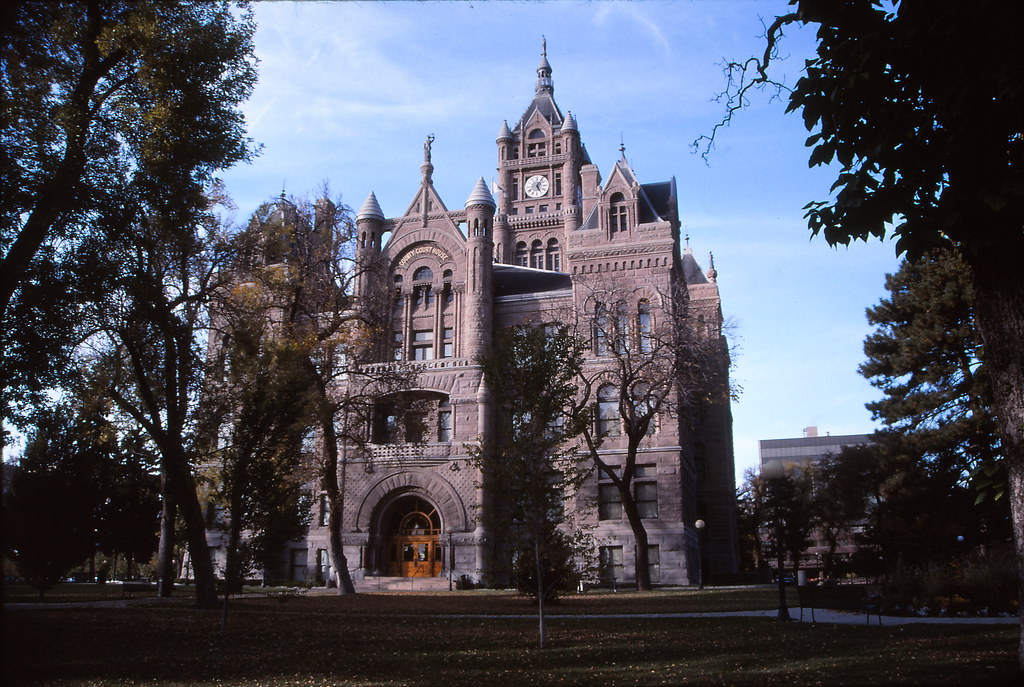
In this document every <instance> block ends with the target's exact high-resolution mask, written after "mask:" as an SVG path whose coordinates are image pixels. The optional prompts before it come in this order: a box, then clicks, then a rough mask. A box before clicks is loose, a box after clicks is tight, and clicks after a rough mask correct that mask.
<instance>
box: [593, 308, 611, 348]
mask: <svg viewBox="0 0 1024 687" xmlns="http://www.w3.org/2000/svg"><path fill="white" fill-rule="evenodd" d="M594 355H608V309H607V308H606V307H605V306H604V304H602V303H599V304H598V305H597V306H596V307H595V310H594Z"/></svg>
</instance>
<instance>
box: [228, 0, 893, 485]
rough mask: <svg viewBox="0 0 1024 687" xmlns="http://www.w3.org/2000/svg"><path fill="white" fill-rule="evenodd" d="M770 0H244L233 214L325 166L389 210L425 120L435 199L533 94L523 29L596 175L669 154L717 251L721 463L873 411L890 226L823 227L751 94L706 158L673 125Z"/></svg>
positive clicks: (847, 425) (776, 132) (811, 177)
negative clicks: (869, 238)
mask: <svg viewBox="0 0 1024 687" xmlns="http://www.w3.org/2000/svg"><path fill="white" fill-rule="evenodd" d="M786 7H787V6H786V3H785V2H784V1H780V0H758V1H755V0H693V1H686V0H679V1H676V2H653V1H652V2H594V3H579V2H567V1H566V2H423V3H411V2H392V3H359V2H346V3H341V2H299V3H287V2H264V3H257V4H256V7H255V17H256V21H257V23H258V26H259V28H258V32H257V35H256V52H257V56H258V57H259V59H260V65H259V70H260V83H259V85H258V86H257V87H256V91H255V93H254V94H253V97H252V98H251V99H250V101H249V102H248V103H247V104H246V106H245V111H246V114H247V117H248V121H249V124H250V135H251V136H252V138H253V139H254V140H255V141H256V142H258V143H260V144H262V146H263V148H262V152H261V154H260V156H259V157H258V158H257V159H256V160H255V161H254V162H253V163H251V164H249V165H246V166H242V167H238V168H235V169H233V170H230V171H229V172H228V173H226V174H225V175H224V180H225V182H226V184H227V190H228V192H229V193H230V194H231V195H232V197H233V198H234V200H235V203H236V204H237V205H238V208H239V210H238V216H237V219H238V220H239V221H242V220H243V219H244V218H245V216H246V215H247V214H248V213H251V211H252V210H253V209H255V207H256V206H257V205H258V204H259V203H260V202H262V201H264V200H267V199H269V198H270V197H272V196H274V195H277V194H278V193H280V192H281V190H282V188H283V189H285V190H286V191H287V192H288V193H291V194H296V195H308V194H311V193H313V192H314V191H316V189H318V188H319V187H320V186H321V185H322V184H323V183H324V182H328V183H329V185H330V188H331V191H332V195H339V194H340V195H341V197H342V199H343V201H344V202H346V203H347V204H349V205H351V206H353V207H354V208H358V207H359V205H360V204H361V203H362V201H363V199H364V198H365V197H366V196H367V194H368V193H369V192H370V191H373V192H374V193H375V194H376V196H377V199H378V200H379V202H380V204H381V207H382V209H383V210H384V213H385V214H386V215H388V216H394V215H398V214H401V213H403V212H404V211H405V209H406V207H407V206H408V204H409V202H410V201H411V200H412V198H413V196H414V194H415V192H416V190H417V189H418V185H419V179H420V172H419V165H420V164H421V162H422V160H423V140H424V138H425V137H426V136H427V135H428V134H433V135H434V136H435V138H436V140H435V141H434V144H433V151H432V152H433V155H432V159H433V163H434V175H433V178H434V184H435V187H436V188H437V190H438V192H439V194H440V196H441V198H442V199H443V200H444V202H445V204H446V205H447V206H448V207H449V208H450V209H455V208H459V207H461V206H462V205H463V203H464V202H465V199H466V197H467V196H468V195H469V193H470V191H471V190H472V188H473V185H474V184H475V182H476V180H477V179H478V178H479V177H481V176H482V177H484V178H485V179H487V180H490V179H491V178H492V177H493V176H494V174H495V167H496V164H497V162H496V161H497V149H496V146H495V144H494V141H495V138H496V137H497V135H498V131H499V130H500V128H501V124H502V121H503V120H506V119H507V120H509V122H510V123H514V121H515V120H516V119H517V118H518V117H519V116H520V115H521V114H522V113H523V111H524V110H525V108H526V106H527V105H528V104H529V102H530V100H531V98H532V97H533V89H534V81H535V79H536V71H535V70H536V66H537V63H538V61H539V58H540V49H541V36H542V35H543V36H545V37H546V39H547V47H548V59H549V61H550V63H551V66H552V69H553V74H552V78H553V80H554V84H555V99H556V100H557V102H558V104H559V106H560V107H561V109H562V111H563V112H565V111H566V110H571V111H572V113H573V115H574V116H575V117H576V120H577V123H578V125H579V130H580V135H581V138H582V140H583V142H584V144H585V145H586V147H587V150H588V151H589V153H590V157H591V159H592V160H593V161H594V162H595V163H596V164H597V165H598V167H599V168H600V170H601V173H602V175H603V176H607V175H608V173H609V172H610V170H611V167H612V165H613V164H614V162H615V160H616V159H618V157H619V155H620V153H619V147H620V144H621V143H624V144H625V147H626V156H627V158H628V159H629V161H630V164H631V165H632V166H633V169H634V170H635V171H636V173H637V175H638V176H639V178H640V180H641V181H642V182H644V183H647V182H653V181H662V180H667V179H669V178H671V177H672V176H675V178H676V182H677V184H678V189H679V194H680V198H679V211H680V218H681V221H682V225H683V231H684V233H686V234H688V235H689V237H690V245H691V247H692V249H693V251H694V254H695V255H696V256H697V258H698V260H699V261H700V262H701V263H702V265H703V266H704V267H705V269H706V268H707V266H708V265H707V261H708V258H707V255H708V252H709V251H711V252H713V253H714V259H715V267H716V269H717V270H718V274H719V276H718V283H719V287H720V289H721V293H722V304H723V309H724V311H725V315H726V317H727V318H730V319H731V320H732V321H733V323H734V325H735V326H734V332H733V337H734V343H735V345H736V350H737V353H736V360H735V369H734V371H733V377H734V381H735V382H736V383H737V384H738V385H739V386H741V387H742V389H743V391H742V394H741V396H740V398H739V400H738V402H736V403H735V404H734V405H733V415H734V423H735V424H734V438H735V446H736V473H737V481H739V480H740V478H741V477H742V473H743V471H744V469H746V468H748V467H751V466H753V465H755V464H756V463H757V441H758V440H759V439H774V438H782V437H792V436H800V435H801V432H802V430H803V428H804V427H807V426H811V425H816V426H817V427H818V428H819V431H820V432H822V433H825V432H830V433H831V434H855V433H861V432H868V431H871V430H872V429H873V428H874V424H873V422H872V421H871V417H870V414H869V413H868V411H867V410H866V409H865V408H864V404H865V403H866V402H868V401H871V400H873V399H875V398H877V397H878V395H879V394H878V392H876V391H875V390H874V389H873V388H872V387H871V386H870V385H869V384H868V383H867V381H866V380H864V379H863V378H862V377H860V376H859V375H858V374H857V366H858V364H859V363H860V362H861V361H862V359H863V352H862V343H863V339H864V337H865V336H866V335H867V334H868V333H869V328H868V326H867V322H866V320H865V317H864V309H865V308H866V307H868V306H870V305H873V304H874V303H876V302H877V301H878V300H879V298H881V297H882V296H883V295H884V293H885V291H884V288H883V281H884V276H885V274H886V273H887V272H892V271H894V270H895V269H896V268H897V265H898V261H897V258H896V256H895V251H894V248H893V245H892V244H891V243H888V242H887V243H882V242H873V243H869V244H863V243H859V244H855V245H853V246H851V247H850V248H843V247H840V248H838V249H833V248H830V247H829V246H828V245H827V244H826V243H825V241H824V240H823V239H813V240H812V239H811V238H810V234H809V232H808V230H807V227H806V223H805V222H804V220H803V210H802V208H803V206H804V205H805V204H806V203H808V202H809V201H812V200H821V199H825V198H827V197H828V189H829V186H830V185H831V182H832V180H833V176H832V174H831V173H830V172H829V170H822V169H820V168H819V169H814V170H811V169H808V167H807V149H805V148H804V146H803V142H804V140H805V138H806V137H807V135H808V134H807V132H806V131H805V129H804V128H803V124H802V121H801V119H800V117H799V115H798V114H790V115H785V114H784V110H785V106H784V104H783V103H781V102H778V101H776V102H771V101H770V99H769V98H768V97H767V95H764V96H759V97H755V98H753V99H752V101H751V103H750V105H749V107H748V108H747V109H746V110H745V111H743V112H742V113H740V114H739V115H738V116H737V118H736V119H735V121H734V123H733V124H732V126H730V127H729V128H727V129H724V130H722V131H721V132H720V133H719V134H718V140H717V145H716V147H715V150H714V151H712V153H711V156H710V158H709V163H707V164H706V163H705V162H704V160H702V159H701V157H700V156H698V155H694V154H693V153H692V152H691V148H690V144H691V143H692V142H693V140H694V139H696V138H697V137H698V136H700V135H701V134H707V133H709V132H710V131H711V128H712V127H713V126H714V124H715V122H716V121H718V119H719V117H720V115H721V106H720V105H718V104H716V103H714V102H713V101H712V100H713V98H714V96H715V95H716V94H717V93H718V92H720V91H721V90H722V88H723V87H724V77H723V75H722V63H723V60H724V59H726V58H731V59H739V58H745V57H748V56H750V55H754V54H760V52H761V50H762V49H763V46H762V43H761V40H760V38H759V36H760V35H761V34H762V33H763V27H762V18H763V19H764V20H765V21H766V22H767V21H770V19H771V18H772V17H773V16H775V15H776V14H780V13H783V12H785V10H786ZM812 50H813V33H812V32H811V31H806V30H804V31H791V32H790V33H789V35H788V36H787V40H786V42H785V43H784V45H783V50H782V54H783V56H785V57H786V59H785V60H784V61H783V62H781V63H780V64H779V67H780V68H779V70H778V72H777V76H778V77H779V78H783V79H785V80H786V81H787V82H789V83H793V82H794V81H795V79H796V78H798V76H799V72H800V69H801V68H802V67H803V63H804V59H805V57H807V56H809V55H811V54H812Z"/></svg>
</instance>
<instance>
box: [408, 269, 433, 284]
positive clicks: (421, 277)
mask: <svg viewBox="0 0 1024 687" xmlns="http://www.w3.org/2000/svg"><path fill="white" fill-rule="evenodd" d="M433 278H434V271H433V270H432V269H430V268H429V267H420V268H418V269H417V270H416V271H415V272H413V275H412V280H413V281H430V280H431V279H433Z"/></svg>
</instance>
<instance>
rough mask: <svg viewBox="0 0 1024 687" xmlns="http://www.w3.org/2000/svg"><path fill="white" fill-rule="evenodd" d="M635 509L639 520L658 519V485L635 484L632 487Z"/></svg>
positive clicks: (654, 483)
mask: <svg viewBox="0 0 1024 687" xmlns="http://www.w3.org/2000/svg"><path fill="white" fill-rule="evenodd" d="M633 493H634V495H635V498H636V508H637V510H638V511H640V517H641V518H648V519H649V518H656V517H658V483H657V482H637V483H635V484H634V485H633Z"/></svg>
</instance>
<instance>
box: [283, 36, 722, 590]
mask: <svg viewBox="0 0 1024 687" xmlns="http://www.w3.org/2000/svg"><path fill="white" fill-rule="evenodd" d="M551 73H552V70H551V66H550V64H549V63H548V60H547V57H546V50H545V54H544V55H543V56H542V58H541V61H540V65H539V66H538V68H537V81H536V89H535V93H534V96H533V99H532V101H530V103H529V104H528V106H527V107H526V110H525V112H523V113H522V115H521V116H519V117H518V118H517V119H515V120H514V124H511V125H510V124H509V123H508V121H506V122H505V123H504V124H502V125H501V126H500V128H499V133H498V137H497V141H496V143H497V163H498V174H497V179H496V182H495V184H494V193H492V190H491V189H489V188H488V186H487V185H486V184H485V182H484V180H483V179H482V178H481V179H480V180H479V181H478V182H477V183H476V185H475V187H472V189H471V191H470V193H469V197H468V199H467V200H466V202H465V204H464V206H463V207H459V208H457V209H453V210H449V209H448V207H447V206H446V204H445V202H444V201H443V200H442V199H441V198H440V197H439V195H438V193H437V191H436V190H435V188H434V186H433V182H432V173H433V169H434V167H433V161H432V156H431V143H432V141H433V138H432V137H428V138H427V141H426V143H425V145H424V160H423V163H422V166H421V167H420V185H419V189H418V190H417V192H416V194H415V195H414V197H413V199H412V201H411V202H410V203H409V205H408V208H407V209H406V211H405V212H404V213H403V214H402V215H401V216H398V217H391V218H387V217H385V216H384V214H383V212H382V211H381V208H380V205H379V203H378V201H377V198H376V197H375V196H374V194H373V193H372V192H371V193H370V194H369V196H368V197H367V198H366V201H365V202H364V203H363V205H362V207H361V208H360V209H359V211H358V213H357V215H356V224H357V248H356V250H357V255H356V257H357V261H359V262H360V263H361V264H367V263H370V262H377V263H380V264H384V265H385V266H386V267H387V269H386V276H384V277H383V278H384V279H386V280H388V285H389V288H392V289H394V293H395V295H396V300H395V310H394V316H393V318H392V325H393V336H394V358H395V360H400V361H404V364H406V365H410V366H412V367H413V368H414V369H415V370H416V374H417V377H416V381H415V384H414V387H415V389H414V391H413V392H412V393H413V394H414V395H415V396H416V397H417V400H418V401H419V405H418V407H419V408H420V409H421V411H420V412H421V415H422V417H420V418H419V420H418V421H414V422H409V421H408V418H406V422H404V423H402V422H398V421H397V418H396V417H395V416H394V412H396V411H394V410H393V407H392V406H391V404H390V403H389V399H387V398H382V399H380V402H379V405H378V410H377V412H376V413H375V417H374V420H373V422H371V423H370V425H371V426H369V427H368V428H367V432H368V435H369V439H370V443H369V445H368V446H367V447H366V448H365V450H358V451H350V452H349V453H348V454H347V456H346V461H347V463H346V481H345V485H346V486H345V488H346V491H345V499H344V501H345V511H344V514H343V522H344V526H343V530H344V534H343V536H344V545H345V553H346V556H347V558H348V562H349V566H350V568H352V569H355V570H356V571H357V574H356V576H357V578H358V577H360V576H361V575H365V576H368V577H369V576H382V577H393V576H397V577H408V576H426V577H431V576H433V577H442V578H447V577H448V575H449V574H453V575H454V576H455V578H456V579H459V578H462V577H463V576H465V577H466V578H468V579H472V580H474V581H484V582H486V581H489V580H491V579H492V578H491V573H492V572H493V571H492V570H491V567H492V565H493V554H494V552H495V551H496V550H497V549H499V548H500V542H495V541H494V535H493V534H492V533H491V532H489V531H488V529H487V527H486V526H485V524H484V523H485V522H486V518H484V517H482V516H483V511H484V509H486V508H487V504H486V503H485V500H484V497H483V494H482V491H481V489H480V487H479V485H480V482H481V479H480V476H479V475H478V474H476V471H475V470H474V469H473V468H471V466H470V465H469V464H468V463H467V461H466V459H467V455H466V453H467V452H466V445H467V444H472V443H473V442H475V441H477V440H478V439H479V438H480V437H481V436H483V435H485V434H486V433H487V432H488V431H489V426H490V417H489V414H490V412H491V408H490V405H489V400H490V390H489V389H488V388H487V386H486V383H485V380H484V379H483V378H482V374H481V370H480V367H479V365H478V364H477V360H478V359H479V357H480V356H481V355H482V354H483V353H484V352H485V351H487V350H488V346H489V345H490V342H491V338H492V334H493V332H494V331H495V330H496V328H499V327H504V326H507V325H510V324H518V323H536V324H542V323H546V322H552V321H562V320H564V318H566V317H571V316H573V315H572V314H573V313H579V312H582V311H584V310H586V309H588V308H592V307H593V306H592V304H591V302H590V301H589V300H588V288H590V286H591V285H593V284H594V283H598V282H599V283H601V284H604V285H605V286H608V285H610V286H611V287H613V288H614V289H616V290H617V291H618V292H619V293H624V294H627V297H628V300H629V301H630V302H631V303H632V308H631V312H630V313H628V317H629V318H631V320H630V321H631V322H632V323H633V324H632V326H634V327H635V328H636V331H638V332H642V331H643V330H644V328H645V327H649V326H650V324H651V322H652V321H656V320H657V319H658V318H659V317H661V316H662V315H663V314H665V313H667V312H668V311H669V310H670V309H672V310H676V309H681V308H686V312H687V313H688V316H689V317H690V318H692V321H693V324H694V326H695V327H699V328H700V329H701V330H702V331H703V332H704V333H705V335H706V336H708V337H711V338H712V339H714V340H716V341H717V342H718V343H719V344H720V346H721V351H722V355H721V356H720V357H719V358H718V362H717V364H718V365H719V366H720V369H718V370H715V371H714V372H715V378H716V379H717V380H718V384H719V389H718V392H720V393H717V394H714V395H713V396H714V400H711V401H708V402H706V403H703V404H701V406H700V407H699V408H697V409H695V410H694V411H693V412H688V413H686V414H685V417H675V416H666V417H662V418H659V422H658V423H657V426H656V427H655V428H653V431H652V432H651V433H650V436H649V437H648V438H647V439H646V440H645V441H644V443H643V445H642V447H641V453H640V459H639V460H638V466H639V467H638V477H637V480H636V485H635V495H636V498H637V500H638V502H639V503H640V507H641V511H642V514H643V517H644V520H645V525H646V529H647V532H648V535H649V540H650V542H649V543H650V548H649V554H650V569H651V573H652V580H653V581H654V582H655V583H661V584H693V583H696V582H697V575H698V566H699V565H701V561H702V559H703V565H704V566H705V573H706V574H707V573H715V574H729V573H732V572H734V571H735V567H736V548H737V545H736V534H735V515H734V501H735V488H734V477H733V474H734V472H733V470H734V469H733V449H732V419H731V413H730V408H729V401H728V359H727V358H728V353H727V351H726V349H725V345H724V339H722V333H721V325H722V313H721V307H720V300H719V293H718V287H717V284H716V273H715V271H714V269H713V265H710V264H709V269H708V270H707V271H705V270H704V269H702V268H701V266H700V265H699V264H698V262H697V260H696V259H695V258H694V256H693V254H692V253H691V251H690V249H689V247H688V246H685V247H684V246H683V245H682V244H681V240H680V224H679V215H678V208H677V193H676V182H675V179H671V180H669V181H661V182H655V183H641V181H640V180H639V179H638V178H637V176H636V175H635V174H634V172H633V170H632V169H631V167H630V165H629V163H628V161H627V160H626V158H625V155H624V153H623V155H622V157H621V158H620V159H619V160H618V161H617V162H615V164H614V166H613V167H612V169H611V170H610V172H609V173H608V176H607V179H605V180H602V176H601V174H600V172H599V171H598V168H597V167H596V166H595V165H594V164H593V163H592V162H591V160H590V157H589V156H588V153H587V150H586V148H585V147H584V145H583V142H582V140H581V135H580V130H579V128H578V125H577V120H576V118H575V117H574V116H573V114H572V113H571V112H566V113H563V111H562V110H561V109H560V108H559V106H558V105H557V104H556V102H555V99H554V87H553V82H552V78H551ZM399 173H400V170H399ZM467 186H469V185H468V184H467ZM370 278H371V277H369V276H367V277H364V278H363V279H361V280H360V283H359V284H358V286H357V290H358V289H364V290H365V289H367V288H370V286H371V285H369V284H368V283H367V281H366V280H367V279H370ZM600 355H601V351H600V343H599V342H597V341H595V342H594V343H593V347H592V350H591V361H594V360H597V359H598V358H600ZM380 364H386V363H385V361H381V363H380ZM604 400H605V399H603V398H600V394H599V403H600V402H602V401H604ZM598 410H599V413H598V414H599V415H601V412H600V411H601V409H600V408H599V409H598ZM598 422H605V423H607V424H608V427H607V428H606V431H604V434H606V436H605V441H604V444H603V445H602V449H601V450H602V455H604V456H605V459H606V461H607V462H609V463H612V464H615V463H616V461H617V460H621V458H619V457H618V456H619V455H620V454H622V453H623V447H624V444H623V439H622V438H621V437H619V436H617V434H618V432H617V431H616V430H615V428H614V426H612V425H614V418H611V419H609V418H608V417H607V416H602V417H601V419H599V420H598ZM604 486H605V480H602V479H601V478H600V477H599V476H598V475H597V474H595V475H594V477H593V478H592V480H591V481H590V483H588V484H587V485H586V486H585V487H584V489H583V490H582V493H581V494H579V496H578V498H576V499H575V501H574V504H575V505H574V507H575V508H577V509H580V510H581V511H582V512H580V513H579V515H580V517H581V519H582V520H583V521H587V522H589V523H590V524H591V525H593V527H594V529H593V535H594V538H595V541H596V545H597V546H599V547H600V548H601V551H600V559H601V561H602V565H603V566H604V570H603V571H602V574H603V576H604V577H605V578H606V579H607V578H611V577H614V578H616V579H617V580H619V581H622V582H625V583H627V584H628V583H629V582H630V581H631V580H632V575H633V573H632V567H633V559H634V546H633V537H632V534H631V531H630V528H629V526H628V523H627V522H626V520H625V519H624V518H623V515H622V511H621V507H617V506H618V504H616V503H615V502H614V495H612V494H611V493H610V492H609V490H608V489H605V488H603V487H604ZM325 515H326V514H325V510H324V502H323V500H322V499H321V501H320V504H319V505H318V506H316V507H315V508H314V514H313V520H312V524H311V527H310V529H309V533H308V536H307V538H306V540H305V541H304V542H301V543H296V545H295V546H294V548H293V550H292V551H290V552H289V554H288V559H287V562H288V565H289V569H288V574H289V576H290V577H292V578H293V579H301V578H306V579H313V578H315V577H323V576H325V575H326V574H327V572H328V571H327V565H328V557H327V542H328V536H327V530H326V527H325V525H326V522H327V519H326V517H325ZM698 519H702V520H704V521H705V522H706V523H707V526H706V528H705V529H704V531H703V532H702V533H701V534H700V536H698V530H697V529H696V528H695V527H694V523H695V522H696V521H697V520H698ZM702 545H703V553H702V552H701V548H702Z"/></svg>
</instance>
